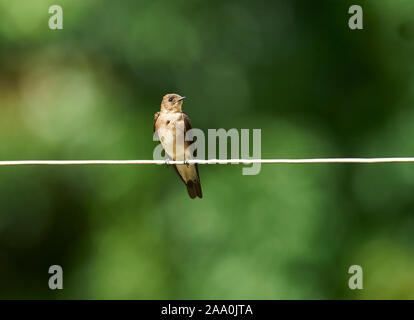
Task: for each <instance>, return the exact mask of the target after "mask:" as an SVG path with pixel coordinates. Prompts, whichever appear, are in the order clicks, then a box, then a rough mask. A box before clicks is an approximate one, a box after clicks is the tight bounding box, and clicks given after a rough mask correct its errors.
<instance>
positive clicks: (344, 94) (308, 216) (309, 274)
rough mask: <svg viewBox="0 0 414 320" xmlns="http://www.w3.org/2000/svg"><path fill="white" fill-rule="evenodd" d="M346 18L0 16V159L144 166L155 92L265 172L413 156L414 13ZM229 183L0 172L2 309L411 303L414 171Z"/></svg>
mask: <svg viewBox="0 0 414 320" xmlns="http://www.w3.org/2000/svg"><path fill="white" fill-rule="evenodd" d="M53 4H58V5H61V6H62V8H63V24H64V29H63V30H55V31H52V30H50V29H49V28H48V20H49V17H50V16H51V15H50V14H49V13H48V9H49V6H51V5H53ZM352 4H356V3H355V1H341V0H318V1H304V0H302V1H299V0H280V1H247V0H233V1H201V0H191V1H189V0H185V1H184V0H177V1H158V0H151V1H135V0H124V1H110V0H88V1H81V0H71V1H64V0H37V1H30V0H19V1H9V0H0V159H1V160H30V159H37V160H42V159H57V160H59V159H62V160H63V159H151V158H152V152H153V148H154V147H155V146H156V145H157V143H156V142H153V141H152V134H153V132H152V126H153V114H154V113H155V112H157V111H159V107H160V102H161V98H162V96H163V95H164V94H166V93H171V92H176V93H179V94H181V95H185V96H187V97H188V99H187V100H186V101H185V102H184V105H183V109H184V111H186V112H187V113H188V114H189V115H190V117H191V119H192V123H193V126H194V127H198V128H201V129H203V130H207V129H208V128H217V129H218V128H225V129H230V128H249V129H253V128H261V129H262V157H263V158H279V157H280V158H283V157H288V158H299V157H354V156H363V157H370V156H413V155H414V143H413V141H414V126H413V123H414V59H413V57H414V2H413V1H412V0H381V1H377V0H366V1H363V0H360V1H358V3H357V4H359V5H361V6H362V7H363V9H364V30H361V31H351V30H350V29H349V28H348V19H349V17H350V15H349V14H348V8H349V6H350V5H352ZM241 169H242V166H241V165H239V166H237V165H227V166H224V165H202V166H201V167H200V176H201V182H202V186H203V193H204V198H203V199H202V200H191V199H190V198H189V197H188V195H187V192H186V190H185V187H184V185H183V184H182V182H181V181H179V179H178V177H177V176H176V174H175V172H174V170H172V169H171V168H166V167H164V166H156V165H141V166H94V167H1V168H0V298H7V299H8V298H30V299H32V298H52V299H55V298H56V299H86V298H87V299H97V298H103V299H221V298H223V299H230V298H233V299H245V298H246V299H342V298H345V299H367V298H370V299H382V298H391V299H396V298H403V299H406V298H411V299H413V298H414V255H413V252H414V232H413V230H414V216H413V210H414V197H413V194H414V166H413V165H411V164H385V165H380V164H379V165H326V164H325V165H263V166H262V171H261V173H260V174H259V175H256V176H242V170H241ZM53 264H59V265H61V266H62V267H63V271H64V279H63V280H64V284H63V286H64V289H63V290H60V291H59V290H55V291H52V290H49V288H48V279H49V276H50V275H49V274H48V268H49V266H50V265H53ZM353 264H358V265H361V266H362V268H363V270H364V289H363V290H360V291H358V290H354V291H353V290H350V289H349V288H348V278H349V276H350V275H348V273H347V272H348V268H349V266H351V265H353Z"/></svg>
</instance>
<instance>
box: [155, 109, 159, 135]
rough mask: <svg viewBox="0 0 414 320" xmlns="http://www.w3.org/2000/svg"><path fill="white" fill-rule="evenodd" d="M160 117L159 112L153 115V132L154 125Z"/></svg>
mask: <svg viewBox="0 0 414 320" xmlns="http://www.w3.org/2000/svg"><path fill="white" fill-rule="evenodd" d="M159 116H160V112H159V111H158V112H157V113H156V114H154V132H155V131H156V130H155V124H156V123H157V120H158V117H159Z"/></svg>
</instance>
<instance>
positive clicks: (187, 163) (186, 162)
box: [184, 159, 190, 168]
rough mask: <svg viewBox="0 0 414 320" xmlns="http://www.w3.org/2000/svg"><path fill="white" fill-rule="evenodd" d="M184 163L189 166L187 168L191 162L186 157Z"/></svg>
mask: <svg viewBox="0 0 414 320" xmlns="http://www.w3.org/2000/svg"><path fill="white" fill-rule="evenodd" d="M184 163H185V165H186V167H187V168H188V167H189V166H190V163H189V162H188V160H187V159H186V160H184Z"/></svg>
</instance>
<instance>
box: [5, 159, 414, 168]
mask: <svg viewBox="0 0 414 320" xmlns="http://www.w3.org/2000/svg"><path fill="white" fill-rule="evenodd" d="M396 162H414V157H392V158H312V159H209V160H199V159H193V160H186V161H182V160H174V161H173V160H13V161H0V166H44V165H50V166H70V165H134V164H135V165H138V164H195V163H198V164H254V163H264V164H265V163H273V164H307V163H396Z"/></svg>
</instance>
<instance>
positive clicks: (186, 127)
mask: <svg viewBox="0 0 414 320" xmlns="http://www.w3.org/2000/svg"><path fill="white" fill-rule="evenodd" d="M183 120H184V132H185V133H187V131H188V130H191V129H192V128H193V127H192V126H191V120H190V117H189V116H188V115H187V114H186V113H185V112H183ZM188 142H194V139H193V138H192V137H191V140H189V141H188Z"/></svg>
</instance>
